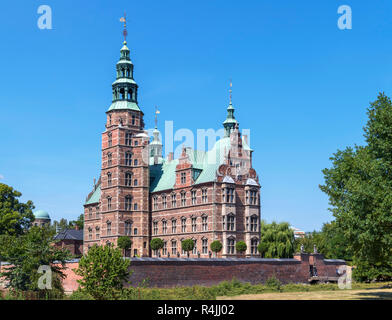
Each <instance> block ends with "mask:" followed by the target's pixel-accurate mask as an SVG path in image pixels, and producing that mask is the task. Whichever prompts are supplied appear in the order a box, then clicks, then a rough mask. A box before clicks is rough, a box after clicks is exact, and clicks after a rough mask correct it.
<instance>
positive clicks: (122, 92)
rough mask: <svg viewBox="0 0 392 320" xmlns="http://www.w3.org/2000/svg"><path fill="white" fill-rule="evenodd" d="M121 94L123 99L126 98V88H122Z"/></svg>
mask: <svg viewBox="0 0 392 320" xmlns="http://www.w3.org/2000/svg"><path fill="white" fill-rule="evenodd" d="M120 94H121V99H122V100H125V90H124V88H121V89H120Z"/></svg>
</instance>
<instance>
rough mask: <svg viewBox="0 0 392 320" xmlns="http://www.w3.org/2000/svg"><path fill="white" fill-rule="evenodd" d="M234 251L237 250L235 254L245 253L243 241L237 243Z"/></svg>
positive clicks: (245, 246)
mask: <svg viewBox="0 0 392 320" xmlns="http://www.w3.org/2000/svg"><path fill="white" fill-rule="evenodd" d="M235 249H236V250H237V252H239V253H242V252H245V251H246V249H247V245H246V243H245V242H244V241H238V242H237V243H236V244H235Z"/></svg>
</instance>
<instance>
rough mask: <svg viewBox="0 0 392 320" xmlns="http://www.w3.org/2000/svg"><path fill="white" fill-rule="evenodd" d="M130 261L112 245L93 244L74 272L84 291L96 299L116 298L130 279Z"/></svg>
mask: <svg viewBox="0 0 392 320" xmlns="http://www.w3.org/2000/svg"><path fill="white" fill-rule="evenodd" d="M129 265H130V261H129V260H127V259H123V257H122V252H121V250H120V249H118V248H113V247H112V246H97V245H93V246H92V247H91V248H90V250H89V251H88V253H87V254H86V255H84V256H83V257H82V258H81V259H80V261H79V267H78V268H77V269H74V272H75V273H76V274H77V275H79V276H81V277H82V279H80V280H77V281H78V283H79V284H80V286H81V290H82V291H86V292H87V293H88V294H89V295H91V296H92V297H93V298H94V299H96V300H108V299H116V298H118V297H119V294H120V293H121V290H122V289H123V286H124V281H126V280H127V279H128V276H129V275H130V272H129V270H128V268H129Z"/></svg>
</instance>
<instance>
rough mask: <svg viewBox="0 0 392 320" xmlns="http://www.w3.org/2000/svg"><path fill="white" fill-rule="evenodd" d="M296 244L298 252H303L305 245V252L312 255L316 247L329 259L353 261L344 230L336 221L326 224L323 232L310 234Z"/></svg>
mask: <svg viewBox="0 0 392 320" xmlns="http://www.w3.org/2000/svg"><path fill="white" fill-rule="evenodd" d="M295 244H296V246H295V249H296V251H297V252H299V251H300V250H301V245H303V248H304V251H305V252H307V253H311V252H313V248H314V245H316V247H317V252H319V253H321V254H323V255H324V257H325V258H327V259H344V260H349V261H351V260H352V253H351V251H350V249H349V248H348V246H347V240H346V238H345V237H344V233H343V230H342V229H341V228H340V227H339V226H338V225H337V223H336V221H332V222H330V223H324V225H323V228H322V229H321V231H319V232H317V231H313V232H312V233H308V234H306V235H305V237H304V238H299V239H296V241H295Z"/></svg>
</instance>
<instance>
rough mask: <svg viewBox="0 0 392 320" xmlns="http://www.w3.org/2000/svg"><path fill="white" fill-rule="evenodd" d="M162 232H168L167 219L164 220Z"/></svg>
mask: <svg viewBox="0 0 392 320" xmlns="http://www.w3.org/2000/svg"><path fill="white" fill-rule="evenodd" d="M162 234H167V220H165V219H163V220H162Z"/></svg>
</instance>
